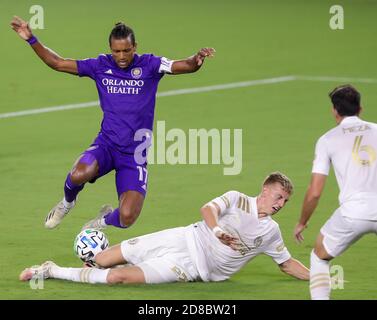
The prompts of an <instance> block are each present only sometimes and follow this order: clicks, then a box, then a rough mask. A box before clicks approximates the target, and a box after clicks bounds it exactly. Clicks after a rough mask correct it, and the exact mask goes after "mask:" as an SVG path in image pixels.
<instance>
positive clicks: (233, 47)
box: [0, 0, 377, 299]
mask: <svg viewBox="0 0 377 320" xmlns="http://www.w3.org/2000/svg"><path fill="white" fill-rule="evenodd" d="M336 3H337V4H340V5H342V6H343V8H344V18H345V20H344V27H345V28H344V30H331V29H330V27H329V20H330V18H331V15H330V13H329V9H330V7H331V5H333V4H334V3H333V1H322V0H321V1H298V0H288V1H277V0H276V1H272V0H267V1H249V0H244V1H243V0H234V1H223V0H220V1H210V0H204V1H199V0H192V1H174V2H171V1H167V0H161V1H128V0H126V1H125V0H122V1H121V0H117V1H97V0H95V1H88V0H85V1H72V0H67V1H64V2H57V1H47V0H40V1H38V4H39V5H41V6H43V8H44V14H45V21H44V23H45V29H43V30H36V31H35V34H36V35H37V36H38V37H39V39H40V40H41V41H42V42H43V43H44V44H46V45H47V46H49V47H50V48H52V49H54V50H55V51H57V52H58V53H59V54H61V55H62V56H64V57H72V58H77V59H79V58H86V57H95V56H97V55H98V54H99V53H103V52H107V50H108V48H107V37H108V34H109V32H110V30H111V28H112V26H113V24H114V23H115V22H117V21H119V20H123V21H125V22H126V23H127V24H129V25H131V26H132V27H133V28H134V30H135V32H136V37H137V42H138V52H139V53H148V52H153V53H154V54H156V55H164V56H167V57H169V58H173V59H174V58H183V57H186V56H189V55H191V54H193V53H195V52H196V51H197V50H198V49H199V48H201V47H203V46H213V47H215V48H216V50H217V53H216V57H215V58H214V59H212V60H208V61H206V63H205V65H204V67H203V69H202V70H201V71H200V72H198V73H196V74H192V75H184V76H166V77H164V79H163V80H162V81H161V83H160V87H159V92H164V91H167V90H174V89H180V88H193V87H202V86H209V85H215V84H224V83H232V82H240V81H248V80H255V79H266V78H274V77H280V76H287V75H309V76H332V77H352V78H372V79H377V66H376V63H375V55H376V52H377V42H376V41H375V39H376V37H377V21H376V19H375V12H376V10H377V1H344V0H340V1H337V2H336ZM30 6H31V3H30V2H29V1H25V0H20V1H17V2H15V1H10V0H5V1H2V3H1V5H0V35H1V42H2V45H1V47H2V50H1V51H0V60H1V61H2V64H1V77H0V88H1V99H0V114H4V113H7V112H14V111H20V110H26V109H36V108H42V107H50V106H57V105H65V104H75V103H80V102H87V101H93V100H95V99H97V93H96V89H95V86H94V84H93V82H92V81H91V80H88V79H79V78H78V77H74V76H70V75H66V74H59V73H57V72H54V71H52V70H50V69H48V68H47V67H46V66H45V65H43V63H42V62H41V61H39V59H38V58H36V56H35V55H34V54H33V52H32V50H31V49H30V48H29V47H28V45H27V44H26V43H24V42H23V41H21V40H20V39H19V38H18V36H17V35H16V34H15V33H14V32H13V31H12V30H11V29H10V27H9V22H10V19H11V17H12V16H13V15H19V16H21V17H24V18H26V19H29V18H30V16H31V14H30V13H29V8H30ZM341 83H343V82H342V81H325V80H322V81H307V80H306V81H304V80H294V81H287V82H281V83H275V84H264V85H257V86H250V87H243V88H235V89H229V90H222V91H212V92H204V93H196V94H189V95H177V96H171V97H160V98H158V100H157V106H156V116H155V120H156V121H157V120H165V121H166V126H167V129H170V128H181V129H183V130H185V131H186V132H187V131H188V129H190V128H206V129H210V128H218V129H222V128H240V129H243V169H242V173H241V174H240V175H236V176H224V175H223V174H222V170H223V166H221V165H177V166H171V165H151V166H149V190H148V196H147V199H146V201H145V206H144V209H143V212H142V214H141V216H140V217H139V219H138V221H137V223H136V224H135V225H134V226H132V227H131V228H130V229H127V230H119V229H115V228H109V229H108V230H107V231H106V233H107V235H108V237H109V239H110V242H111V243H117V242H120V241H121V240H122V239H125V238H130V237H134V236H137V235H141V234H145V233H149V232H153V231H157V230H161V229H164V228H168V227H174V226H182V225H187V224H189V223H192V222H194V221H197V220H199V219H200V213H199V208H200V206H201V205H203V204H204V203H205V202H206V201H208V200H209V199H212V198H213V197H215V196H217V195H219V194H221V193H223V192H225V191H228V190H231V189H236V190H240V191H242V192H245V193H247V194H250V195H255V194H257V193H258V192H259V187H260V183H261V181H262V179H263V178H264V177H265V176H266V175H267V174H268V173H269V172H271V171H275V170H280V171H282V172H284V173H286V174H287V175H288V176H289V177H291V178H292V180H293V182H294V184H295V193H294V195H293V197H292V198H291V201H290V202H289V203H288V204H287V206H286V208H284V209H283V210H282V212H281V213H279V214H278V215H277V216H276V220H277V221H278V222H279V224H280V227H281V230H282V233H283V236H284V238H285V243H286V245H287V247H288V249H289V250H290V252H291V254H292V255H293V256H294V257H295V258H297V259H299V260H301V261H302V262H303V263H305V264H306V265H308V264H309V255H310V250H311V248H312V246H313V244H314V240H315V237H316V235H317V233H318V231H319V228H320V226H321V225H322V224H323V223H324V222H325V221H326V220H327V218H328V217H330V215H331V214H332V212H333V211H334V209H335V208H336V207H337V196H338V188H337V185H336V181H335V179H334V175H333V173H331V175H330V177H329V179H328V183H327V186H326V189H325V193H324V195H323V198H322V199H321V202H320V206H319V207H318V209H317V211H316V212H315V215H314V216H313V217H312V220H311V222H310V226H309V228H308V229H307V230H306V232H305V234H304V236H305V242H304V244H303V245H296V244H295V243H294V241H293V236H292V234H293V228H294V226H295V223H296V221H297V219H298V216H299V213H300V207H301V203H302V200H303V196H304V193H305V191H306V186H307V184H308V182H309V178H310V170H311V163H312V158H313V152H314V143H315V141H316V139H317V138H318V137H319V136H320V135H321V134H323V133H324V132H325V131H327V130H328V129H330V128H331V127H333V126H334V125H335V123H334V121H333V119H332V117H331V113H330V107H331V106H330V103H329V99H328V97H327V93H328V92H329V91H330V90H331V89H332V88H333V87H334V86H336V85H338V84H341ZM351 83H352V84H354V85H355V86H356V87H357V88H358V89H359V90H360V91H361V93H362V102H363V105H364V107H365V110H364V113H363V117H364V118H365V119H366V120H369V121H373V122H377V90H376V89H377V83H376V82H374V83H373V82H371V83H365V82H364V83H363V82H358V81H356V80H355V81H351ZM100 121H101V111H100V110H99V108H97V107H92V108H86V109H78V110H71V111H62V112H53V113H44V114H38V115H29V116H23V117H13V118H8V119H0V146H1V148H0V173H1V174H0V243H1V258H0V274H1V277H0V299H84V298H85V299H156V298H158V299H309V289H308V283H307V282H302V281H298V280H295V279H293V278H290V277H288V276H286V275H284V274H282V273H281V272H280V271H279V269H278V267H277V266H276V265H275V264H274V263H273V262H272V260H271V259H270V258H269V257H267V256H260V257H257V258H256V259H255V260H254V261H252V262H251V263H250V264H249V265H247V266H246V267H245V268H244V269H243V270H241V271H240V272H239V273H237V274H236V275H234V276H233V277H232V278H231V279H230V280H229V281H225V282H222V283H210V284H206V283H189V284H180V283H177V284H164V285H130V286H104V285H88V284H77V283H70V282H66V281H58V280H50V281H46V282H45V284H44V289H43V290H32V289H31V288H30V287H29V284H28V283H21V282H19V281H18V274H19V272H20V271H21V270H22V269H23V268H25V267H27V266H30V265H34V264H38V263H41V262H43V261H45V260H54V261H56V262H57V263H58V264H60V265H63V266H77V267H78V266H80V262H79V260H78V259H77V258H76V257H75V256H74V255H73V251H72V244H73V240H74V237H75V236H76V234H77V233H78V232H79V230H80V228H81V226H82V224H83V223H84V222H86V221H87V220H88V219H90V218H91V217H93V215H95V214H96V213H97V211H98V208H99V207H100V206H101V205H102V204H103V203H108V202H110V203H112V204H113V205H116V204H117V199H116V190H115V183H114V175H113V174H109V175H108V176H106V177H104V178H102V179H101V180H99V181H97V183H96V184H94V185H87V186H86V187H85V190H84V191H83V192H82V193H81V194H80V199H79V203H78V205H77V207H76V208H75V209H74V210H73V211H72V212H71V213H70V214H69V216H68V217H67V218H66V219H65V220H64V221H63V223H62V224H61V226H60V227H59V228H58V229H56V230H53V231H50V230H46V229H44V227H43V222H44V218H45V215H46V214H47V212H48V211H49V210H50V208H51V207H52V206H53V205H55V203H56V202H57V201H58V200H59V199H61V197H62V195H63V190H62V188H63V182H64V179H65V176H66V174H67V172H68V171H69V170H70V168H71V165H72V164H73V162H74V160H75V159H76V158H77V157H78V155H79V154H80V153H81V152H82V151H83V150H85V149H86V148H87V146H88V145H89V144H90V143H91V141H92V139H93V138H94V137H95V135H96V133H97V132H98V130H99V125H100ZM376 249H377V242H376V237H375V236H374V235H369V236H366V237H364V238H363V239H361V240H360V241H359V242H358V243H356V244H355V245H353V246H352V247H351V248H350V249H349V250H348V251H347V252H346V253H345V254H343V255H342V256H341V257H339V258H337V259H335V260H334V261H333V264H337V265H341V266H342V267H343V268H344V272H345V280H346V281H347V282H346V283H345V288H344V290H334V291H333V292H332V298H333V299H377V289H376V286H377V276H376V273H375V262H376ZM84 290H85V291H84ZM82 292H85V296H83V294H82Z"/></svg>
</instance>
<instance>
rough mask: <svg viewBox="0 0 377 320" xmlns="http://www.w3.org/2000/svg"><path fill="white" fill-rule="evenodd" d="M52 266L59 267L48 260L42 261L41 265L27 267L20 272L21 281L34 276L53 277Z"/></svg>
mask: <svg viewBox="0 0 377 320" xmlns="http://www.w3.org/2000/svg"><path fill="white" fill-rule="evenodd" d="M52 267H57V265H56V264H55V263H54V262H52V261H46V262H44V263H42V265H40V266H33V267H30V268H26V269H25V270H24V271H22V272H21V273H20V276H19V279H20V280H21V281H29V280H31V279H32V278H38V279H40V278H42V279H48V278H51V268H52Z"/></svg>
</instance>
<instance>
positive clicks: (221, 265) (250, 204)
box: [186, 191, 291, 281]
mask: <svg viewBox="0 0 377 320" xmlns="http://www.w3.org/2000/svg"><path fill="white" fill-rule="evenodd" d="M213 202H214V203H216V204H217V205H218V206H219V207H220V214H219V219H218V225H219V226H220V227H221V228H222V229H223V230H224V231H226V232H228V233H229V234H231V235H233V236H235V237H237V238H239V239H240V242H241V244H240V246H239V249H238V250H237V251H236V250H233V249H231V248H230V247H229V246H227V245H225V244H223V243H222V242H221V241H220V240H219V239H218V238H217V237H216V236H215V235H214V233H213V232H212V230H211V229H210V228H209V227H208V226H207V224H206V223H205V222H204V221H201V222H198V223H195V224H192V225H190V226H188V227H186V240H187V244H188V248H189V251H190V255H191V257H192V259H193V261H194V263H195V264H196V267H197V269H198V272H199V274H200V277H201V279H202V280H203V281H222V280H226V279H228V278H229V277H230V276H231V275H232V274H234V273H235V272H237V271H239V270H240V269H241V268H242V267H243V266H244V265H245V264H246V263H247V262H249V261H250V260H251V259H253V258H254V257H256V256H257V255H259V254H261V253H264V254H267V255H269V256H270V257H272V258H273V259H274V261H275V262H276V263H277V264H281V263H283V262H285V261H287V260H288V259H290V257H291V255H290V254H289V252H288V250H287V248H286V247H285V245H284V242H283V239H282V236H281V233H280V229H279V225H278V224H277V223H276V222H275V221H274V220H272V218H271V217H270V216H267V217H265V218H261V219H259V218H258V211H257V203H256V198H253V197H248V196H247V195H244V194H242V193H240V192H237V191H229V192H227V193H225V194H224V195H222V196H221V197H218V198H216V199H214V200H213Z"/></svg>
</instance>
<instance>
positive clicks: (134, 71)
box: [131, 68, 143, 79]
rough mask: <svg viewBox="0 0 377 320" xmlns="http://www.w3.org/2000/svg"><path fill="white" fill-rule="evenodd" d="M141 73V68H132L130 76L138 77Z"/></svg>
mask: <svg viewBox="0 0 377 320" xmlns="http://www.w3.org/2000/svg"><path fill="white" fill-rule="evenodd" d="M142 73H143V70H142V69H141V68H133V69H132V70H131V76H132V78H134V79H139V78H140V77H141V75H142Z"/></svg>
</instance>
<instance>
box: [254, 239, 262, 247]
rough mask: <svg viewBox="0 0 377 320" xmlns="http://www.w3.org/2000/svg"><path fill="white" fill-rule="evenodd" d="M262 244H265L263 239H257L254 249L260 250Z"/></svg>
mask: <svg viewBox="0 0 377 320" xmlns="http://www.w3.org/2000/svg"><path fill="white" fill-rule="evenodd" d="M262 242H263V238H262V237H256V238H255V239H254V247H255V248H259V247H260V246H261V244H262Z"/></svg>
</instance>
